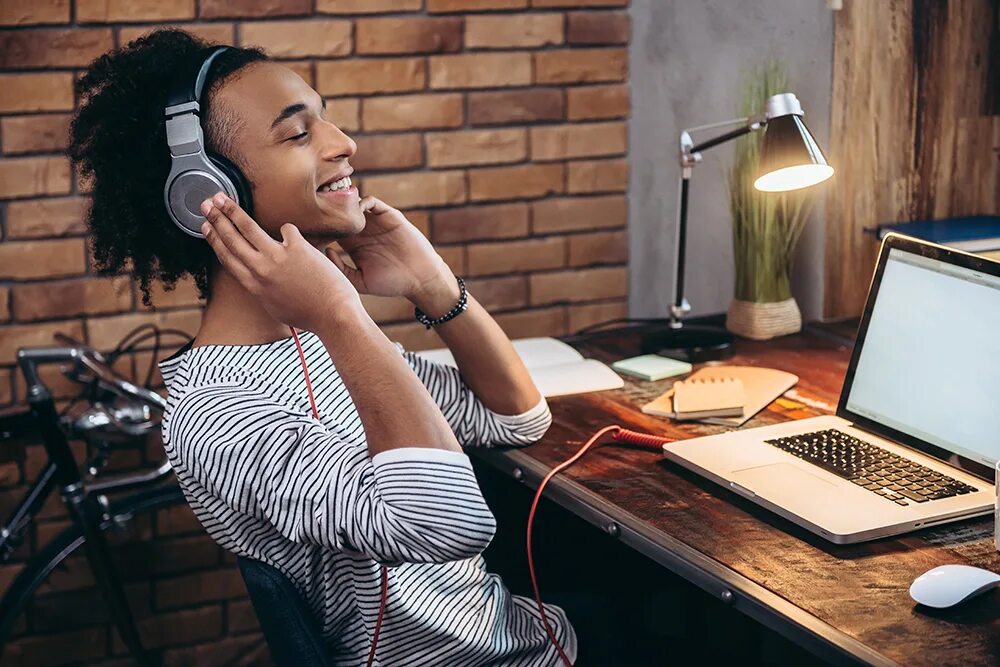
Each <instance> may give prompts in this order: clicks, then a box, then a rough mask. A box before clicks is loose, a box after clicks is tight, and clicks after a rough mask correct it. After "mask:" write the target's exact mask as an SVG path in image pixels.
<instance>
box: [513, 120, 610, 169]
mask: <svg viewBox="0 0 1000 667" xmlns="http://www.w3.org/2000/svg"><path fill="white" fill-rule="evenodd" d="M627 144H628V137H627V136H626V130H625V123H619V122H614V123H578V124H574V125H554V126H546V127H533V128H531V159H532V160H537V161H541V160H565V159H567V158H577V157H592V156H593V157H599V156H604V155H620V154H623V153H625V151H626V149H627Z"/></svg>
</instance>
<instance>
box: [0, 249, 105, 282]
mask: <svg viewBox="0 0 1000 667" xmlns="http://www.w3.org/2000/svg"><path fill="white" fill-rule="evenodd" d="M84 258H85V253H84V240H83V239H60V240H55V241H8V242H7V243H3V244H0V280H4V279H7V280H9V279H14V280H21V279H30V278H58V277H61V276H72V275H76V274H80V273H83V272H84V271H85V270H86V268H87V267H86V265H85V263H84V262H85V259H84Z"/></svg>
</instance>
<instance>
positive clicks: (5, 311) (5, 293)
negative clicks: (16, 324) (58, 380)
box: [0, 287, 10, 403]
mask: <svg viewBox="0 0 1000 667" xmlns="http://www.w3.org/2000/svg"><path fill="white" fill-rule="evenodd" d="M9 319H10V288H9V287H0V322H6V321H7V320H9ZM0 403H2V401H0Z"/></svg>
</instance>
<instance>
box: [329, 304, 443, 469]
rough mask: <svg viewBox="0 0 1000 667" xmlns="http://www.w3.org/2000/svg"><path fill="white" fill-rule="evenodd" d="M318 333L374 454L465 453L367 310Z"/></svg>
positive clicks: (334, 319) (345, 315) (340, 317)
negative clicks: (402, 449)
mask: <svg viewBox="0 0 1000 667" xmlns="http://www.w3.org/2000/svg"><path fill="white" fill-rule="evenodd" d="M315 333H316V334H317V335H318V336H319V337H320V340H322V341H323V345H324V346H325V347H326V350H327V353H328V354H329V355H330V358H331V359H332V360H333V364H334V366H336V368H337V371H338V372H339V373H340V377H341V379H342V380H343V382H344V386H346V387H347V391H348V393H349V394H350V395H351V399H352V400H353V401H354V404H355V406H356V408H357V410H358V414H359V415H360V417H361V423H362V424H363V425H364V429H365V438H366V439H367V441H368V452H369V454H370V455H371V456H375V455H376V454H378V453H379V452H383V451H386V450H389V449H398V448H400V447H431V448H435V449H447V450H451V451H462V449H461V447H460V446H459V444H458V440H456V438H455V434H454V433H452V431H451V427H449V425H448V422H447V420H446V419H445V418H444V415H442V414H441V410H440V408H438V406H437V404H436V403H435V402H434V399H433V398H431V396H430V394H429V393H427V388H426V387H424V385H423V383H421V382H420V379H419V378H418V377H417V376H416V375H415V374H414V373H413V371H412V370H411V369H410V367H409V366H408V365H407V364H406V361H405V360H404V359H403V357H402V356H401V355H400V354H399V351H398V350H397V349H396V348H395V346H393V344H392V343H391V342H390V341H389V339H388V338H386V337H385V334H383V333H382V332H381V331H380V330H379V328H378V326H377V325H376V324H375V322H373V321H372V319H371V318H370V317H369V316H368V314H367V313H365V312H364V309H363V308H361V307H360V306H359V307H358V309H357V312H356V311H355V310H354V309H348V310H346V311H341V312H339V313H338V314H337V315H335V316H331V317H330V319H329V320H328V321H327V322H326V323H325V324H324V325H323V326H322V327H321V328H320V330H318V331H316V332H315Z"/></svg>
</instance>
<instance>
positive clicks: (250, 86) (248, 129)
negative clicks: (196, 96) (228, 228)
mask: <svg viewBox="0 0 1000 667" xmlns="http://www.w3.org/2000/svg"><path fill="white" fill-rule="evenodd" d="M212 103H213V104H215V105H218V106H220V107H223V108H225V109H226V111H227V112H228V113H231V114H233V115H234V116H236V117H237V118H238V121H239V122H237V123H235V124H234V127H233V128H232V132H233V133H234V136H233V137H230V139H231V140H232V141H231V145H232V146H233V150H234V153H236V155H235V156H233V157H234V158H237V163H238V164H239V165H240V167H241V169H242V170H243V172H244V173H245V175H246V176H247V177H248V178H249V179H250V181H252V182H253V204H254V216H253V217H254V219H255V220H256V221H257V224H259V225H260V226H261V227H262V228H263V229H264V230H265V231H267V232H268V233H269V234H270V235H271V236H272V237H274V238H276V239H280V238H281V234H280V232H279V231H278V230H279V229H280V228H281V225H283V224H285V223H286V222H291V223H293V224H294V225H295V226H297V227H298V228H299V230H300V231H301V232H302V235H303V236H304V237H305V238H306V239H308V240H310V241H313V242H315V243H317V244H320V245H328V244H329V243H330V242H331V241H334V240H336V239H338V238H343V237H344V236H350V235H352V234H356V233H358V232H359V231H361V230H362V229H363V228H364V226H365V216H364V214H363V213H362V212H361V209H360V206H359V198H358V190H357V188H356V187H354V186H353V185H349V182H350V179H349V178H346V177H348V176H350V174H351V173H352V172H353V168H352V167H351V165H350V164H349V162H348V160H349V158H350V157H351V156H353V155H354V152H355V151H356V150H357V148H358V147H357V144H355V143H354V141H353V140H352V139H351V138H350V137H348V136H347V135H346V134H344V133H343V132H341V131H340V129H339V128H338V127H337V126H336V125H334V124H333V123H331V122H330V121H329V120H326V119H325V107H326V102H325V101H324V100H323V98H322V97H321V96H320V95H319V94H318V93H317V92H316V91H315V90H313V89H312V88H311V87H309V85H308V84H307V83H306V82H305V81H303V80H302V78H301V77H300V76H299V75H298V74H296V73H295V72H293V71H292V70H290V69H288V68H287V67H284V66H283V65H280V64H277V63H273V62H260V63H254V64H252V65H249V66H247V67H246V68H245V69H244V70H242V71H241V72H240V75H239V76H237V77H235V78H234V79H232V80H230V81H227V82H226V83H224V84H223V85H222V86H221V87H220V88H219V89H218V90H217V91H216V92H215V93H214V96H213V100H212ZM338 181H339V182H338ZM331 183H332V184H333V189H332V190H331V189H329V188H327V187H322V188H321V186H326V185H329V184H331ZM345 185H346V186H347V187H344V186H345Z"/></svg>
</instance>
